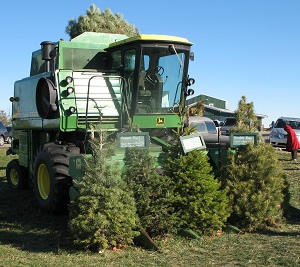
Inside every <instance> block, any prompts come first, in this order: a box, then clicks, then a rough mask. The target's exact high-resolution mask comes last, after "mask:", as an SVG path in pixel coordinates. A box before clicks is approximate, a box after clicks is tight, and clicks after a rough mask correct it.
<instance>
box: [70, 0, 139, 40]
mask: <svg viewBox="0 0 300 267" xmlns="http://www.w3.org/2000/svg"><path fill="white" fill-rule="evenodd" d="M84 32H102V33H118V34H125V35H127V36H129V37H131V36H135V35H138V34H139V30H138V28H136V27H135V26H134V25H133V24H130V23H128V22H127V21H126V20H125V19H124V18H123V15H122V14H120V13H116V14H113V13H112V12H111V10H110V9H105V10H104V11H103V12H101V11H100V9H99V8H97V7H96V6H95V5H94V4H92V5H91V6H90V8H89V9H87V11H86V15H80V16H79V17H78V19H77V20H76V19H70V20H69V23H68V26H67V27H66V33H67V34H68V35H69V36H70V38H71V39H73V38H75V37H76V36H78V35H80V34H82V33H84Z"/></svg>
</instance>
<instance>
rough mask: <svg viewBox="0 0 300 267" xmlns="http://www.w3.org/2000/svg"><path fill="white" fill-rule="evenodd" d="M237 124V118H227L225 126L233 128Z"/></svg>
mask: <svg viewBox="0 0 300 267" xmlns="http://www.w3.org/2000/svg"><path fill="white" fill-rule="evenodd" d="M235 123H236V119H235V118H227V119H226V120H225V122H224V126H233V125H235Z"/></svg>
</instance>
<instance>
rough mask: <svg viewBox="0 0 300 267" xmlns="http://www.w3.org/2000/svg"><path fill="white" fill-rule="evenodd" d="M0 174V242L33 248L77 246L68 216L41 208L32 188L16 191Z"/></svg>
mask: <svg viewBox="0 0 300 267" xmlns="http://www.w3.org/2000/svg"><path fill="white" fill-rule="evenodd" d="M5 180H6V178H5V177H0V192H1V194H0V244H6V245H11V246H14V247H16V248H18V249H22V250H27V251H30V252H53V253H56V252H58V251H59V250H64V251H71V250H74V247H73V240H72V238H71V235H69V233H68V216H67V215H64V216H50V215H47V214H43V213H41V212H40V211H39V209H38V205H37V202H36V200H35V197H34V193H33V191H32V189H28V190H23V191H16V190H12V189H10V188H9V186H8V184H7V183H6V181H5Z"/></svg>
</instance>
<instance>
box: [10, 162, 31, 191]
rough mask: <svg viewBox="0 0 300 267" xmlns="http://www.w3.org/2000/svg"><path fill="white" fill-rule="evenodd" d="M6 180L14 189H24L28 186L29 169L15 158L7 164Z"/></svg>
mask: <svg viewBox="0 0 300 267" xmlns="http://www.w3.org/2000/svg"><path fill="white" fill-rule="evenodd" d="M6 180H7V183H8V185H9V187H10V188H12V189H15V190H22V189H26V188H28V175H27V170H26V169H25V168H24V167H22V166H20V164H19V161H18V160H17V159H13V160H12V161H10V162H9V163H8V164H7V167H6Z"/></svg>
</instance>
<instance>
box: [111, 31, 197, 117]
mask: <svg viewBox="0 0 300 267" xmlns="http://www.w3.org/2000/svg"><path fill="white" fill-rule="evenodd" d="M191 45H192V43H190V42H189V41H188V40H187V39H185V38H179V37H173V36H164V35H163V36H162V35H144V34H143V35H139V36H135V37H132V38H128V39H125V40H121V41H119V42H116V43H113V44H111V45H110V46H109V47H108V48H107V49H106V50H107V52H108V54H109V65H110V66H109V67H108V69H114V70H118V71H119V72H120V74H121V76H122V77H123V83H124V86H123V95H124V97H125V98H126V100H127V101H126V103H127V107H126V108H127V109H128V111H129V112H130V114H131V115H139V114H140V115H142V114H164V113H168V114H170V113H172V112H173V111H174V110H176V111H177V112H178V110H179V107H184V101H185V97H186V96H187V95H189V94H191V92H192V90H190V91H188V90H187V86H188V85H191V84H193V83H194V80H193V79H189V80H188V74H187V70H188V64H189V59H190V54H191V53H190V47H191Z"/></svg>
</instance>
